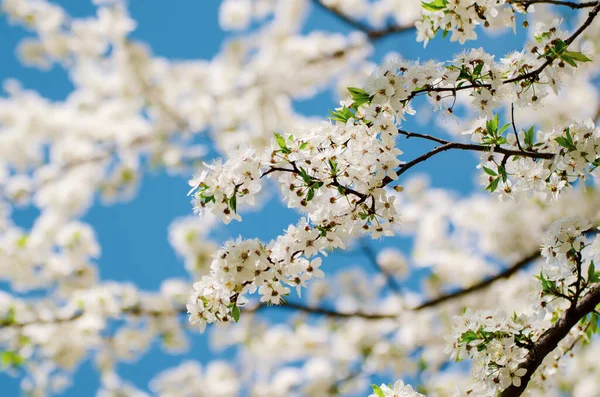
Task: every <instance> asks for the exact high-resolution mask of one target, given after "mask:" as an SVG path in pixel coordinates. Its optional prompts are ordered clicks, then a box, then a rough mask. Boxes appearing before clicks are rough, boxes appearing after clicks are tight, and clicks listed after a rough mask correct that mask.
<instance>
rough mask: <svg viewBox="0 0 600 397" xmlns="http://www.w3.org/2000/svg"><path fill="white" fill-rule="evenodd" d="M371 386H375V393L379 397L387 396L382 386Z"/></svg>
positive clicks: (373, 385)
mask: <svg viewBox="0 0 600 397" xmlns="http://www.w3.org/2000/svg"><path fill="white" fill-rule="evenodd" d="M371 387H372V388H373V393H375V394H376V395H377V397H385V394H384V393H383V390H381V387H379V386H377V385H376V384H372V385H371Z"/></svg>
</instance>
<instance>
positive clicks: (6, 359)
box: [0, 351, 25, 368]
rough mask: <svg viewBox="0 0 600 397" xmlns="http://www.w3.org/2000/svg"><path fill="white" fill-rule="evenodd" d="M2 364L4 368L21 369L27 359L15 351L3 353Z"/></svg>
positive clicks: (1, 354) (1, 356) (0, 359)
mask: <svg viewBox="0 0 600 397" xmlns="http://www.w3.org/2000/svg"><path fill="white" fill-rule="evenodd" d="M0 362H1V363H2V366H3V367H4V368H13V367H20V366H21V365H23V363H24V362H25V359H24V358H23V357H22V356H21V355H19V354H18V353H15V352H13V351H3V352H2V353H0Z"/></svg>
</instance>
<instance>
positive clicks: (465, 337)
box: [459, 329, 479, 343]
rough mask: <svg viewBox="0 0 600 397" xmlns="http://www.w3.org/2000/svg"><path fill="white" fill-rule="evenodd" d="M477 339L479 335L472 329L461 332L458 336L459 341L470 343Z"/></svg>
mask: <svg viewBox="0 0 600 397" xmlns="http://www.w3.org/2000/svg"><path fill="white" fill-rule="evenodd" d="M476 339H479V337H478V336H477V334H476V333H475V331H473V330H472V329H470V330H468V331H467V332H463V334H462V335H461V336H460V340H459V341H460V342H462V343H470V342H473V341H474V340H476Z"/></svg>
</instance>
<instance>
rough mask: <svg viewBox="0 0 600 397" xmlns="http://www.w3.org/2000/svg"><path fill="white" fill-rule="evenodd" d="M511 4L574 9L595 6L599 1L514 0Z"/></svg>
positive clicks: (527, 6)
mask: <svg viewBox="0 0 600 397" xmlns="http://www.w3.org/2000/svg"><path fill="white" fill-rule="evenodd" d="M511 4H519V5H522V6H523V7H524V8H525V10H527V9H528V8H529V6H532V5H534V4H552V5H557V6H565V7H569V8H571V9H573V10H578V9H582V8H588V7H594V6H595V5H597V4H598V2H597V1H589V2H584V3H576V2H573V1H561V0H513V1H512V2H511Z"/></svg>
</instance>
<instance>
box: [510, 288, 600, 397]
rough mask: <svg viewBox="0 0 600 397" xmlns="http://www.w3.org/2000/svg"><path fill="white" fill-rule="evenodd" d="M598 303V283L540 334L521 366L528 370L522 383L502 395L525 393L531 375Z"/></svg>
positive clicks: (522, 378)
mask: <svg viewBox="0 0 600 397" xmlns="http://www.w3.org/2000/svg"><path fill="white" fill-rule="evenodd" d="M598 304H600V285H596V287H594V288H592V289H591V290H590V291H589V292H588V293H587V294H585V295H584V296H583V297H582V298H581V300H580V301H579V302H578V303H577V304H576V305H574V306H572V307H570V308H569V309H567V310H566V311H565V313H564V314H563V315H562V317H561V318H560V319H559V320H558V321H557V322H556V323H555V324H554V325H553V326H552V327H551V328H549V329H548V330H547V331H546V332H544V333H543V334H542V336H540V338H539V339H538V340H537V341H536V342H535V343H534V344H533V346H532V348H531V350H530V351H529V353H528V354H527V356H526V357H525V362H523V363H522V364H521V365H520V366H519V367H521V368H524V369H526V370H527V372H526V373H525V375H524V376H523V377H521V385H520V386H518V387H517V386H514V385H512V386H510V387H509V388H508V389H506V390H504V391H503V392H502V394H500V396H501V397H518V396H520V395H521V394H523V392H524V391H525V389H526V388H527V385H528V384H529V381H530V380H531V377H532V376H533V374H534V373H535V371H536V370H537V368H538V367H539V366H540V365H541V364H542V361H543V360H544V358H545V357H546V356H547V355H548V354H550V353H551V352H552V351H553V350H554V349H555V348H556V347H557V346H558V344H559V343H560V341H561V340H563V339H564V338H565V337H566V336H567V335H568V334H569V332H570V331H571V329H572V328H573V327H574V326H575V325H577V323H578V322H579V320H581V319H582V318H583V317H585V316H587V315H588V314H589V313H591V312H593V311H594V309H595V307H596V305H598Z"/></svg>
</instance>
